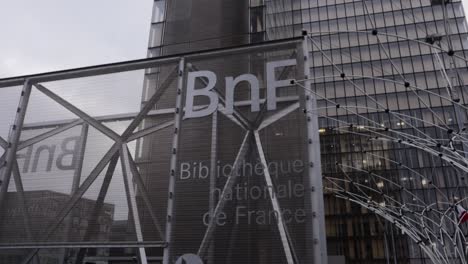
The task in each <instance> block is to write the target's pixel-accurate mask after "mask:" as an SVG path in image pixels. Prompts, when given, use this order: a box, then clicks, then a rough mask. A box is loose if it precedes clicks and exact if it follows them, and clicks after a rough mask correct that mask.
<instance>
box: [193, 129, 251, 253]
mask: <svg viewBox="0 0 468 264" xmlns="http://www.w3.org/2000/svg"><path fill="white" fill-rule="evenodd" d="M250 135H251V132H250V131H247V133H246V134H245V136H244V140H243V141H242V144H241V146H240V148H239V152H238V153H237V156H236V159H235V160H234V164H233V165H232V170H231V172H230V173H229V177H228V179H227V180H226V183H225V184H224V188H223V192H222V193H221V197H220V198H219V201H218V204H217V205H216V207H215V209H214V212H213V214H212V215H210V222H209V224H208V226H207V227H206V231H205V235H204V237H203V240H202V242H201V244H200V248H199V249H198V256H200V257H202V256H203V255H204V254H205V251H206V249H207V248H208V246H209V244H210V241H211V238H212V236H213V234H214V232H215V230H216V219H217V218H218V216H219V214H220V213H221V212H222V211H223V209H224V206H225V205H226V202H227V199H226V197H228V192H230V191H231V190H232V188H233V187H234V184H235V183H236V182H237V180H238V178H239V175H238V170H239V166H240V164H241V162H242V161H243V160H244V159H245V155H246V154H247V150H248V149H249V146H250V144H249V140H250Z"/></svg>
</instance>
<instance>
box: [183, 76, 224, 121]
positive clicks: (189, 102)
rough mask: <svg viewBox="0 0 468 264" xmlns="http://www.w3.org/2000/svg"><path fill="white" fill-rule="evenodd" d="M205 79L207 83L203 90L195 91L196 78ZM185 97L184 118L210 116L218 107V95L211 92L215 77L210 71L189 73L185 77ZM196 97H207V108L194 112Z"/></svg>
mask: <svg viewBox="0 0 468 264" xmlns="http://www.w3.org/2000/svg"><path fill="white" fill-rule="evenodd" d="M202 77H205V78H207V79H208V83H207V84H206V87H205V88H201V89H195V81H196V79H197V78H202ZM187 78H188V79H187V96H186V99H185V118H193V117H203V116H207V115H210V114H212V113H213V112H214V111H216V108H217V107H218V95H217V94H216V93H214V92H212V91H211V89H213V88H214V86H215V84H216V75H215V74H214V72H211V71H197V72H189V73H188V77H187ZM196 96H205V97H208V99H209V100H210V103H209V104H208V106H207V107H204V108H202V109H200V110H197V111H194V109H193V107H194V105H193V101H194V98H195V97H196Z"/></svg>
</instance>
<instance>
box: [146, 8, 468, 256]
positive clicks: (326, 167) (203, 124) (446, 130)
mask: <svg viewBox="0 0 468 264" xmlns="http://www.w3.org/2000/svg"><path fill="white" fill-rule="evenodd" d="M304 31H306V32H307V34H308V35H309V36H310V45H309V54H310V58H311V61H309V66H310V76H309V79H311V80H312V90H313V92H314V94H315V95H316V98H317V104H318V106H317V108H318V111H319V116H320V117H319V127H320V128H319V132H320V142H321V146H320V150H321V163H322V172H323V181H324V185H325V189H324V190H325V191H324V192H325V214H326V237H327V248H328V255H329V256H330V257H329V261H330V263H334V262H336V263H430V262H431V260H430V257H428V255H427V254H426V253H425V252H426V251H425V248H426V249H427V247H421V244H428V245H429V244H430V245H429V246H433V247H437V246H440V245H439V244H438V243H439V242H432V241H433V239H429V240H430V242H429V241H428V240H427V238H426V239H423V238H421V239H419V238H420V237H423V236H416V237H417V238H414V236H413V237H411V236H410V235H408V234H409V232H408V231H405V230H403V228H401V226H398V224H395V222H392V221H391V219H390V218H385V217H382V215H384V214H383V213H379V212H376V208H375V206H374V207H372V206H369V204H371V202H370V201H372V202H374V203H375V204H376V205H377V206H379V205H380V206H396V204H399V205H400V206H403V207H405V206H407V207H408V208H412V209H409V211H406V212H405V211H404V210H403V212H402V211H400V214H399V215H396V216H394V217H397V218H403V219H405V218H408V219H412V218H411V216H410V215H411V214H414V213H415V212H420V213H421V212H423V213H422V214H424V210H425V209H427V208H428V204H433V203H434V204H435V205H436V208H438V209H439V210H442V209H444V208H445V207H446V204H447V203H454V202H457V201H459V200H461V199H462V198H464V197H465V196H466V194H467V192H466V191H467V189H466V181H465V177H464V174H465V172H462V171H460V170H459V169H457V168H456V167H454V166H453V163H451V162H450V161H447V160H444V157H443V156H442V155H444V154H442V153H443V150H438V151H437V153H436V154H435V155H434V153H432V154H428V153H427V151H425V150H424V149H421V148H420V147H419V145H418V147H415V142H417V141H418V140H421V141H424V140H425V141H424V142H425V143H421V142H418V143H421V144H426V145H424V146H427V144H430V146H431V147H433V145H435V147H436V149H437V148H439V149H440V148H441V147H442V148H443V146H452V147H453V148H454V149H456V150H454V152H456V151H457V150H458V151H459V153H460V155H462V156H464V154H463V153H465V151H467V149H466V147H465V145H464V144H463V143H461V141H459V142H455V141H452V140H451V139H453V135H454V133H459V134H463V131H464V127H465V125H466V123H467V121H466V110H465V109H464V107H463V106H464V105H465V103H466V102H467V101H466V100H468V98H467V97H466V95H467V93H466V87H465V85H466V83H467V82H468V71H467V64H466V60H464V59H462V58H466V51H465V49H466V48H467V45H468V39H467V36H468V32H467V31H468V28H467V23H466V21H465V16H464V12H463V8H462V3H461V1H457V0H449V1H437V0H414V1H404V0H397V1H394V0H250V1H249V2H248V3H247V1H210V0H183V1H167V2H166V1H155V2H154V12H153V21H152V24H151V34H150V41H149V50H148V56H149V57H153V56H164V55H170V54H174V53H180V52H187V51H200V50H206V49H213V48H221V47H232V46H241V45H243V44H248V43H262V42H268V41H274V40H280V39H289V38H294V37H300V36H302V35H303V32H304ZM269 56H275V55H274V53H271V54H270V55H269ZM205 63H206V64H203V63H202V64H201V65H205V66H206V67H208V68H210V69H212V70H213V71H215V72H217V73H222V72H231V71H234V72H241V71H242V70H246V69H249V70H250V71H254V72H263V71H264V70H265V69H264V68H262V66H256V65H255V64H254V63H253V64H252V63H251V62H250V63H249V62H242V60H241V59H239V61H238V62H237V63H235V62H234V61H232V60H230V59H229V58H226V60H225V61H209V62H205ZM226 65H232V68H231V66H226ZM198 68H203V66H202V67H198ZM161 72H164V69H162V70H160V71H155V72H152V73H149V74H147V75H146V77H145V78H146V81H145V88H144V95H143V98H144V100H145V98H148V97H149V95H151V94H152V93H154V91H152V89H154V87H157V86H158V85H157V84H156V83H157V82H158V81H157V80H158V78H160V77H159V76H161ZM238 96H239V98H242V97H243V96H244V97H245V99H248V95H245V94H239V95H238ZM454 102H455V104H454ZM286 119H287V121H285V123H284V124H283V126H281V127H276V128H275V132H274V134H275V135H276V138H275V139H274V141H272V142H282V141H281V140H284V142H286V141H288V140H292V138H293V136H292V134H291V133H292V131H291V130H294V129H297V127H300V126H301V124H300V122H299V123H298V121H297V116H296V117H295V116H290V117H287V118H286ZM211 122H212V121H210V120H204V121H200V123H197V124H193V125H192V127H191V129H192V130H193V131H196V132H194V133H198V134H199V135H200V134H204V133H211V129H212V127H211V125H210V123H211ZM218 126H219V129H223V127H222V122H219V123H218ZM375 126H377V127H378V128H381V130H378V131H376V130H375V129H374V130H372V131H371V130H369V129H368V128H369V127H374V128H375ZM225 129H227V128H225ZM197 137H198V136H195V135H194V136H193V137H192V138H191V139H190V140H196V138H197ZM237 140H239V139H237ZM142 142H144V141H142ZM284 142H283V143H284ZM291 142H292V141H291ZM269 144H272V145H274V143H269ZM450 144H451V145H450ZM143 145H144V144H142V146H141V148H142V149H145V147H144V146H143ZM211 145H212V142H211ZM209 147H210V142H206V143H205V145H203V144H201V145H198V148H199V149H196V148H195V147H194V148H193V149H191V150H188V151H186V152H185V154H186V155H187V157H186V159H187V160H209V157H208V156H207V157H199V156H198V155H200V151H201V152H203V151H202V150H201V149H208V148H209ZM268 147H270V148H272V149H274V148H275V147H274V146H268ZM217 148H218V151H221V152H222V151H225V150H226V149H229V145H224V146H223V144H222V143H220V142H218V144H217ZM423 148H424V147H423ZM145 150H146V156H145V155H143V156H142V157H146V159H145V160H146V162H148V163H152V162H153V163H157V162H158V155H161V153H159V154H158V153H156V152H152V151H154V150H150V149H148V148H146V149H145ZM276 151H279V152H283V153H284V154H283V155H279V156H278V155H277V156H275V155H274V154H269V158H270V159H272V160H276V159H277V160H278V161H288V160H294V158H291V157H294V153H296V152H298V151H299V149H295V147H294V144H293V143H291V144H290V145H289V148H288V147H286V146H283V145H282V143H278V146H277V150H276ZM439 152H440V153H439ZM286 153H289V154H290V156H288V155H286ZM150 156H151V158H148V157H150ZM195 157H197V158H195ZM207 166H208V165H207ZM208 167H209V166H208ZM154 181H155V183H154V184H155V185H157V184H159V183H160V181H159V180H157V179H154ZM299 181H300V180H299ZM289 183H290V182H289ZM217 184H221V183H217ZM248 184H253V185H255V184H256V183H248ZM276 184H277V185H276V186H277V187H278V186H281V182H277V183H276ZM216 186H217V185H216ZM221 186H222V184H221ZM337 186H339V187H337ZM359 186H361V187H359ZM362 186H370V187H369V188H368V189H369V190H363V188H364V187H362ZM149 188H151V187H149ZM181 188H183V187H181ZM187 188H191V189H192V191H193V192H196V190H197V187H196V185H193V186H189V187H187ZM200 188H201V187H200ZM337 188H341V189H340V191H336V189H337ZM200 190H203V188H201V189H200ZM184 191H185V192H188V190H185V189H184ZM353 193H365V195H363V196H361V198H362V197H365V199H363V200H366V201H365V202H364V204H363V203H362V201H361V202H356V199H357V198H356V196H353V195H354V194H353ZM408 193H410V194H408ZM218 198H219V197H218ZM353 198H354V199H353ZM161 199H162V198H161ZM206 199H211V198H208V197H206ZM214 199H215V200H216V199H217V198H214ZM289 202H290V204H289V205H288V206H291V207H294V206H296V207H301V200H300V199H297V200H294V199H292V200H291V201H289ZM280 203H282V202H280ZM392 203H393V205H392ZM463 203H465V202H462V204H463ZM284 204H287V201H285V202H284ZM284 204H283V205H284ZM190 206H191V207H197V206H201V205H198V204H197V203H194V204H191V205H190ZM249 206H250V205H249ZM252 206H253V207H255V206H257V207H261V206H262V205H258V204H257V205H252ZM302 206H303V205H302ZM411 206H413V207H411ZM249 208H250V207H249ZM175 210H176V212H177V210H179V211H178V212H179V214H182V215H185V214H186V213H184V212H186V211H187V210H189V209H188V208H185V207H184V205H179V206H178V207H177V206H176V209H175ZM233 210H234V209H233ZM179 219H181V221H184V226H180V227H179V230H182V231H180V232H186V234H187V237H185V236H182V237H183V238H184V239H183V240H184V241H185V242H183V245H180V246H179V247H180V248H182V249H181V251H178V252H176V253H174V254H176V255H181V254H183V253H184V250H185V251H187V252H189V251H193V248H192V247H197V246H198V244H197V243H199V241H198V240H200V238H199V236H200V235H201V234H195V233H190V232H187V230H185V229H184V228H188V227H187V226H186V225H190V224H191V223H192V222H191V221H190V220H187V219H185V218H183V217H179ZM192 221H195V220H194V219H192ZM409 222H411V220H409ZM296 224H297V223H296ZM293 226H300V225H291V228H292V229H291V234H290V235H291V236H293V237H294V238H293V239H292V240H293V241H294V242H293V243H292V244H293V247H295V248H296V250H297V252H296V255H297V256H299V258H300V260H299V262H298V263H310V262H308V261H310V260H308V259H307V252H308V251H309V250H310V247H309V246H310V244H307V242H306V240H307V238H304V237H301V235H300V233H301V232H306V230H307V227H306V226H307V224H306V225H305V226H303V227H298V228H296V229H295V228H294V227H293ZM229 228H230V234H231V235H227V234H224V233H220V234H218V235H217V236H216V238H215V241H216V242H215V245H211V253H210V254H211V255H210V258H208V261H209V262H211V263H240V262H243V263H285V261H284V259H283V260H282V259H281V258H283V256H282V253H278V252H279V250H278V248H277V246H278V245H275V244H274V243H270V241H271V240H272V237H271V233H272V230H271V228H270V227H268V226H262V225H257V226H255V225H253V226H250V227H249V228H247V229H246V230H242V228H240V229H239V227H237V226H231V227H229ZM229 228H228V229H229ZM423 229H424V228H423ZM200 232H202V231H200ZM235 232H238V234H244V235H247V236H248V234H250V236H249V238H248V239H246V240H242V239H241V238H239V237H241V236H240V235H237V236H235V235H233V234H232V233H235ZM273 233H274V232H273ZM189 234H191V235H189ZM174 236H175V237H176V238H178V237H180V236H181V235H180V234H179V235H178V234H177V233H176V234H175V235H174ZM418 237H419V238H418ZM429 237H431V236H430V235H429ZM436 237H437V236H435V237H434V240H436V239H435V238H436ZM178 239H180V238H178ZM439 239H440V236H439ZM442 240H443V239H442ZM226 241H230V242H229V243H228V242H226ZM233 241H234V242H233ZM236 241H237V242H236ZM174 243H178V242H174ZM191 243H193V244H191ZM226 243H227V244H226ZM195 244H197V245H195ZM426 246H427V245H426ZM232 251H235V252H236V253H233V252H232ZM213 252H214V253H213ZM226 254H227V256H228V257H226Z"/></svg>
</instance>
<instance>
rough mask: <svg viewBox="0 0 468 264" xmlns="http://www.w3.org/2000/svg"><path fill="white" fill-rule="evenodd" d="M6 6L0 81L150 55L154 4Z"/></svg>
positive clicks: (148, 0) (24, 2) (34, 0)
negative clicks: (149, 46)
mask: <svg viewBox="0 0 468 264" xmlns="http://www.w3.org/2000/svg"><path fill="white" fill-rule="evenodd" d="M1 1H3V4H2V5H1V8H0V25H2V26H0V36H1V38H0V40H1V41H0V78H2V77H11V76H17V75H24V74H30V73H38V72H46V71H52V70H60V69H66V68H74V67H81V66H89V65H94V64H102V63H109V62H116V61H121V60H131V59H139V58H144V57H145V56H146V47H147V42H148V34H149V33H148V32H149V25H150V18H151V7H152V3H153V0H137V1H135V0H97V1H96V0H80V1H64V0H14V1H7V0H1ZM463 1H464V2H465V5H466V6H467V7H468V0H463ZM465 10H467V9H466V8H465ZM465 13H466V11H465Z"/></svg>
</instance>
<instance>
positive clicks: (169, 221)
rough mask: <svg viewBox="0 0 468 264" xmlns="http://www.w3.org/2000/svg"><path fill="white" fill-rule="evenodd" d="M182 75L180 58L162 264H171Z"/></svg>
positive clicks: (182, 86)
mask: <svg viewBox="0 0 468 264" xmlns="http://www.w3.org/2000/svg"><path fill="white" fill-rule="evenodd" d="M184 75H185V59H184V58H180V61H179V70H178V78H177V96H176V111H175V114H174V135H173V137H172V150H171V163H170V164H171V165H170V172H169V185H168V197H167V215H166V230H165V231H166V234H165V236H164V237H165V238H166V242H167V243H168V245H167V247H165V248H164V255H163V264H169V263H172V261H171V258H172V256H171V254H172V252H171V250H172V227H173V222H174V214H175V210H174V203H175V202H174V200H175V195H174V190H175V182H176V177H177V176H176V171H177V157H178V153H179V136H180V128H181V123H182V115H183V113H182V112H183V111H182V109H183V108H182V92H183V89H184Z"/></svg>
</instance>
